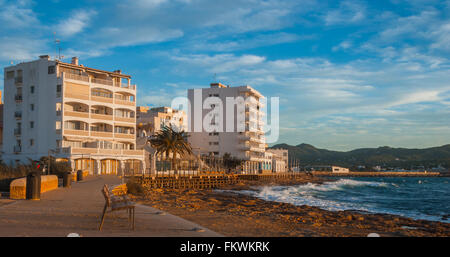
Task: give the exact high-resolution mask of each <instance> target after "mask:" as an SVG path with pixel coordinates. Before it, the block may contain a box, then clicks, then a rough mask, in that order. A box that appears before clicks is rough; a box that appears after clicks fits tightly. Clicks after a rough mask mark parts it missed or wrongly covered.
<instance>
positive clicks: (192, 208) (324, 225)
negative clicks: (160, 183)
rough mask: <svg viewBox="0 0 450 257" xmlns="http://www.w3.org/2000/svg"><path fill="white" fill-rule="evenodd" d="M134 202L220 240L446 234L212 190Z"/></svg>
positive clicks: (447, 231) (449, 231)
mask: <svg viewBox="0 0 450 257" xmlns="http://www.w3.org/2000/svg"><path fill="white" fill-rule="evenodd" d="M258 183H260V182H258ZM249 185H250V186H254V185H257V184H241V185H239V186H240V189H242V190H251V188H249ZM231 189H233V188H231ZM139 201H141V202H143V203H144V204H147V205H151V206H153V207H155V208H158V209H160V210H164V211H167V212H170V213H172V214H174V215H178V216H181V217H182V218H185V219H188V220H191V221H193V222H195V223H197V224H199V225H201V226H203V227H207V228H210V229H212V230H214V231H217V232H219V233H221V234H223V235H225V236H275V237H276V236H364V237H365V236H367V234H368V233H369V232H370V231H383V235H382V236H450V224H448V223H441V222H431V221H418V220H413V219H408V218H403V217H399V216H395V215H386V214H361V213H358V212H354V211H327V210H323V209H320V208H318V207H313V206H307V205H302V206H294V205H291V204H288V203H279V202H270V201H264V200H261V199H257V198H254V197H251V196H246V195H238V194H231V193H220V192H216V191H214V190H158V191H156V190H151V191H150V192H149V193H148V196H147V198H139ZM444 216H445V218H447V219H448V218H450V217H449V215H444ZM402 226H408V227H414V228H416V229H405V228H402ZM368 231H369V232H368Z"/></svg>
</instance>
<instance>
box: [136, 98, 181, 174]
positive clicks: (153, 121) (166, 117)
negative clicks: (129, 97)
mask: <svg viewBox="0 0 450 257" xmlns="http://www.w3.org/2000/svg"><path fill="white" fill-rule="evenodd" d="M136 123H137V138H136V145H137V148H138V149H144V150H145V151H146V152H147V153H146V158H145V162H146V167H148V168H149V172H150V173H151V172H154V171H155V169H156V159H157V158H159V159H160V158H161V157H156V156H154V154H155V149H152V148H151V147H150V146H149V145H147V139H148V137H149V136H152V135H154V134H155V133H157V132H158V131H160V130H161V129H162V128H163V127H164V126H170V125H172V127H173V128H176V129H180V130H184V131H187V118H186V113H185V112H183V111H181V110H176V109H172V108H170V107H155V108H150V107H146V106H138V107H137V108H136ZM152 156H153V157H152ZM151 158H153V161H151Z"/></svg>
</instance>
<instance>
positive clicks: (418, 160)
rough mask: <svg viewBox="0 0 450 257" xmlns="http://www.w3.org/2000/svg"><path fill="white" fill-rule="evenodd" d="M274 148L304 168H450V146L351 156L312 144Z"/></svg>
mask: <svg viewBox="0 0 450 257" xmlns="http://www.w3.org/2000/svg"><path fill="white" fill-rule="evenodd" d="M271 148H283V149H288V150H289V157H290V158H295V159H297V160H299V161H300V163H301V165H302V166H303V165H331V164H333V165H341V166H344V167H356V166H359V165H363V166H368V167H372V166H377V165H380V166H384V167H399V168H405V169H409V168H412V167H417V166H425V167H426V168H430V167H436V166H438V165H442V166H444V167H447V168H450V144H447V145H443V146H439V147H431V148H425V149H407V148H392V147H388V146H383V147H378V148H360V149H355V150H352V151H348V152H340V151H331V150H327V149H319V148H316V147H314V146H312V145H309V144H299V145H297V146H292V145H288V144H277V145H274V146H272V147H271Z"/></svg>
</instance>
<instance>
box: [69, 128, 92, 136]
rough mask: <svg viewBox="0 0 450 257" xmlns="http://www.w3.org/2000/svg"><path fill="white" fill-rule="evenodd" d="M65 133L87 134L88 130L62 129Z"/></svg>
mask: <svg viewBox="0 0 450 257" xmlns="http://www.w3.org/2000/svg"><path fill="white" fill-rule="evenodd" d="M64 134H65V135H74V136H89V130H81V129H64Z"/></svg>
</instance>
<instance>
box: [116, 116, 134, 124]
mask: <svg viewBox="0 0 450 257" xmlns="http://www.w3.org/2000/svg"><path fill="white" fill-rule="evenodd" d="M114 120H115V121H122V122H130V123H135V122H136V120H135V119H134V118H128V117H118V116H115V117H114Z"/></svg>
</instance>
